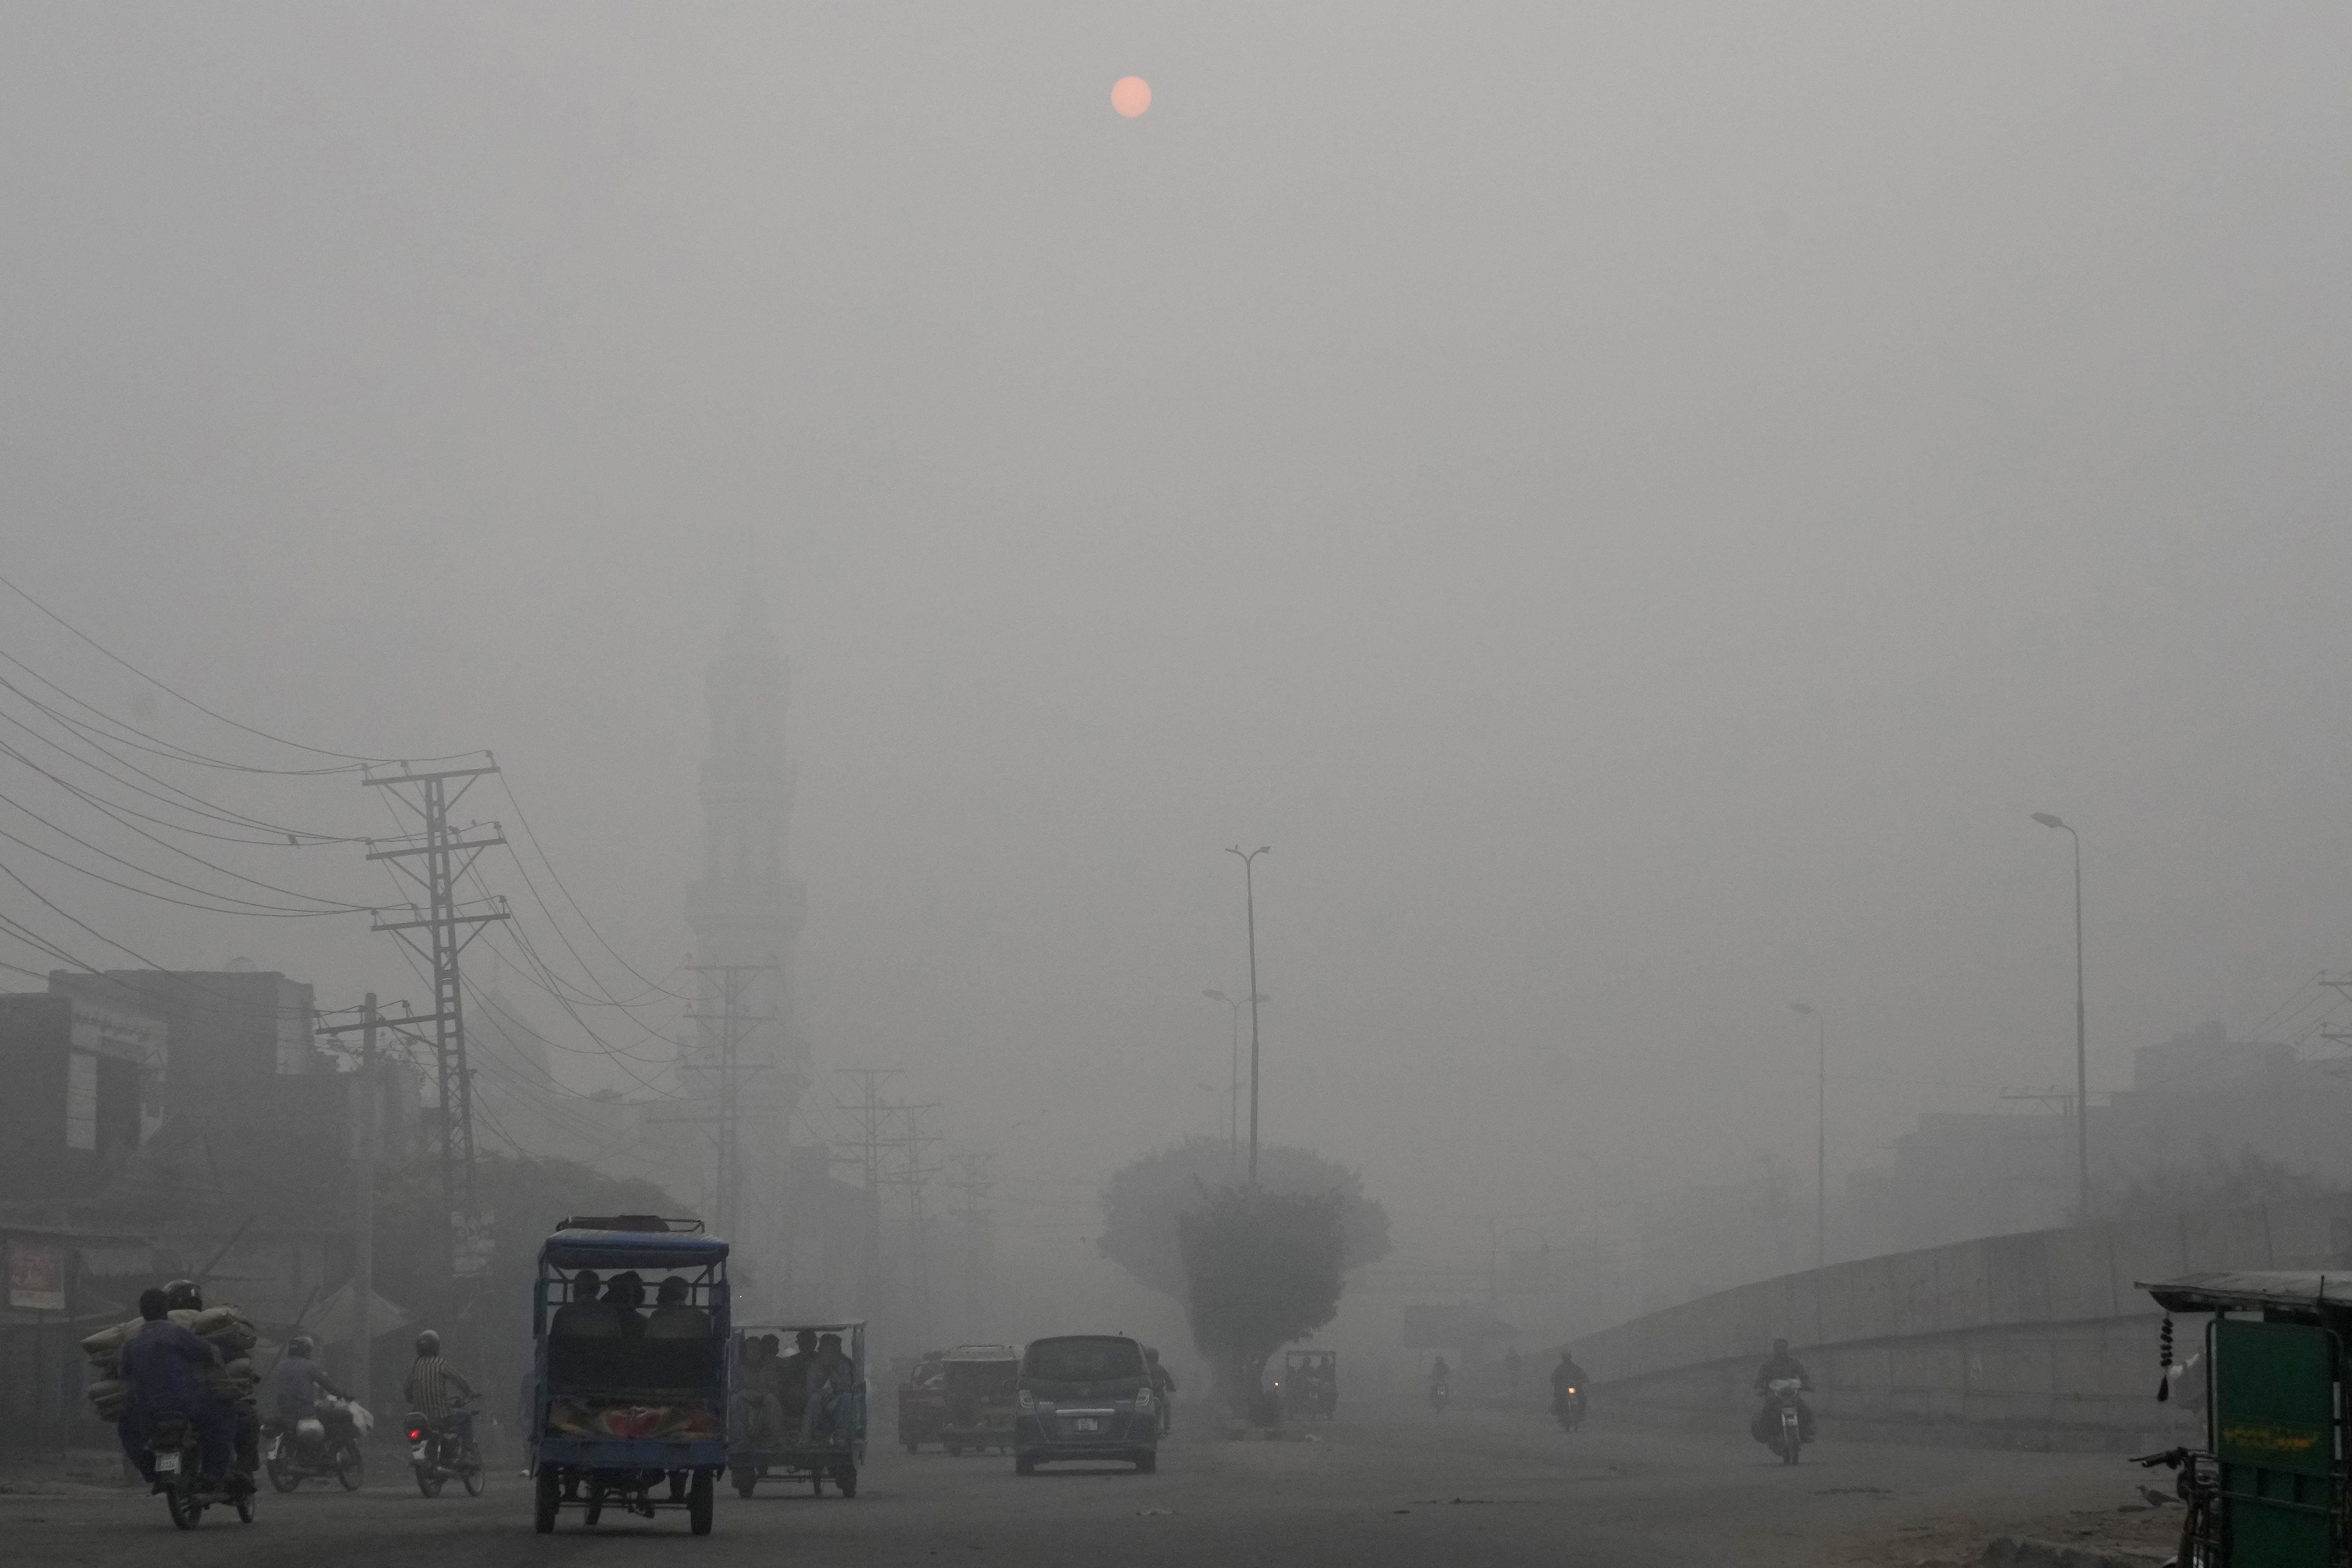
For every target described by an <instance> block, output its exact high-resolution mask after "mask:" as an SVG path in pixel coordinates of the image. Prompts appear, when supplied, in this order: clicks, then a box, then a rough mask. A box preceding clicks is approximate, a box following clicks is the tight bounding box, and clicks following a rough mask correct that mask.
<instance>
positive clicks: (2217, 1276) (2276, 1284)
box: [2138, 1270, 2352, 1312]
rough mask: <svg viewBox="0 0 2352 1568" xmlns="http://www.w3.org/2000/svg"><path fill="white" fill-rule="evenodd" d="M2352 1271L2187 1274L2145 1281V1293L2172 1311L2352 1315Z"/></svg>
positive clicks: (2263, 1271)
mask: <svg viewBox="0 0 2352 1568" xmlns="http://www.w3.org/2000/svg"><path fill="white" fill-rule="evenodd" d="M2347 1276H2352V1270H2347V1271H2346V1272H2345V1273H2340V1274H2336V1275H2333V1276H2330V1275H2326V1274H2319V1273H2305V1272H2302V1271H2300V1270H2252V1271H2222V1272H2216V1273H2206V1274H2184V1275H2182V1276H2181V1277H2180V1278H2179V1279H2161V1280H2158V1281H2157V1282H2155V1283H2154V1284H2149V1283H2147V1282H2145V1281H2143V1282H2142V1283H2141V1284H2140V1285H2139V1287H2138V1288H2139V1289H2142V1290H2145V1291H2147V1293H2148V1294H2149V1295H2151V1296H2153V1297H2155V1298H2156V1303H2157V1305H2158V1306H2159V1307H2162V1308H2163V1309H2164V1310H2166V1311H2168V1312H2244V1311H2252V1310H2258V1309H2261V1308H2264V1307H2279V1308H2285V1309H2288V1310H2300V1311H2305V1312H2315V1311H2321V1310H2333V1311H2339V1312H2341V1311H2352V1278H2347Z"/></svg>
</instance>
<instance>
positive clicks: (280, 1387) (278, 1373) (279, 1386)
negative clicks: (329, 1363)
mask: <svg viewBox="0 0 2352 1568" xmlns="http://www.w3.org/2000/svg"><path fill="white" fill-rule="evenodd" d="M318 1348H319V1347H318V1344H317V1343H316V1342H314V1341H313V1340H312V1339H311V1338H310V1335H308V1334H297V1335H295V1336H294V1337H293V1338H292V1339H290V1340H289V1341H287V1342H286V1355H285V1359H284V1360H282V1361H280V1362H279V1363H278V1364H277V1365H276V1366H274V1367H271V1368H270V1369H269V1404H270V1413H271V1415H273V1416H275V1417H276V1419H277V1422H278V1426H283V1427H286V1428H288V1429H289V1431H290V1430H291V1429H292V1428H293V1426H294V1425H295V1423H297V1422H299V1421H300V1420H301V1419H302V1417H304V1416H305V1415H310V1413H311V1412H312V1411H313V1410H314V1409H315V1408H317V1405H318V1403H319V1395H320V1394H322V1393H323V1394H328V1395H330V1396H331V1397H333V1398H336V1399H349V1398H350V1397H351V1395H350V1394H345V1393H344V1392H343V1391H342V1390H341V1389H340V1388H337V1387H336V1386H335V1385H334V1384H332V1383H331V1382H330V1381H328V1378H327V1373H326V1371H325V1369H324V1368H322V1367H320V1365H319V1363H317V1362H315V1361H313V1360H311V1359H310V1358H311V1356H312V1355H313V1354H314V1353H316V1352H317V1351H318Z"/></svg>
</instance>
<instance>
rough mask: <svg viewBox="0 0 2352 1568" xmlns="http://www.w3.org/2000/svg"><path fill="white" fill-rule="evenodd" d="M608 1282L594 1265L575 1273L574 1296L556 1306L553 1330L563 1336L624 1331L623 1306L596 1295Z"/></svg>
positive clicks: (599, 1335) (608, 1335)
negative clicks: (598, 1276)
mask: <svg viewBox="0 0 2352 1568" xmlns="http://www.w3.org/2000/svg"><path fill="white" fill-rule="evenodd" d="M603 1284H604V1281H603V1280H602V1279H598V1278H597V1277H596V1271H595V1270H594V1269H593V1268H583V1269H582V1270H581V1271H580V1272H579V1273H577V1274H574V1275H573V1276H572V1287H571V1288H572V1300H569V1301H566V1302H565V1303H564V1304H563V1305H562V1306H561V1307H558V1308H556V1309H555V1318H554V1321H552V1322H551V1323H549V1324H548V1326H547V1331H548V1333H549V1334H551V1335H552V1336H555V1337H557V1338H562V1339H598V1340H609V1339H614V1338H617V1337H618V1336H619V1334H620V1332H621V1310H620V1308H618V1307H616V1306H613V1305H611V1304H610V1303H608V1302H604V1301H600V1300H597V1299H596V1291H597V1289H598V1288H599V1287H600V1286H602V1285H603Z"/></svg>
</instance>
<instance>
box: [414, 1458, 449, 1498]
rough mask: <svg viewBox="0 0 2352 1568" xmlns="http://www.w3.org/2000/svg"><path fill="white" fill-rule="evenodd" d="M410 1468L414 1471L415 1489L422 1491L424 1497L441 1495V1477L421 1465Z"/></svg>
mask: <svg viewBox="0 0 2352 1568" xmlns="http://www.w3.org/2000/svg"><path fill="white" fill-rule="evenodd" d="M411 1468H413V1469H415V1471H416V1489H417V1490H418V1491H421V1492H423V1493H424V1494H425V1496H426V1497H439V1496H440V1495H441V1480H442V1478H441V1477H439V1476H436V1475H435V1474H434V1473H433V1472H432V1471H430V1470H428V1469H426V1468H425V1467H423V1466H422V1465H416V1466H412V1467H411Z"/></svg>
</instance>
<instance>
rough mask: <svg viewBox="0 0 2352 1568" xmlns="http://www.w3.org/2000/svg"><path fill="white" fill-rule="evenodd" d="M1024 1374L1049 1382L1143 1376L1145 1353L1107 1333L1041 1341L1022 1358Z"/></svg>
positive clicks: (1103, 1381) (1032, 1345) (1107, 1379)
mask: <svg viewBox="0 0 2352 1568" xmlns="http://www.w3.org/2000/svg"><path fill="white" fill-rule="evenodd" d="M1021 1370H1022V1372H1023V1373H1024V1375H1026V1376H1029V1377H1034V1378H1038V1379H1040V1380H1042V1381H1044V1382H1046V1383H1105V1382H1108V1381H1109V1380H1110V1379H1112V1378H1115V1377H1141V1376H1142V1375H1143V1351H1142V1349H1141V1347H1139V1346H1138V1345H1137V1344H1136V1342H1134V1341H1133V1340H1122V1339H1116V1338H1113V1337H1112V1336H1110V1335H1108V1334H1105V1335H1102V1336H1100V1337H1094V1336H1087V1337H1083V1338H1071V1339H1062V1340H1038V1341H1035V1342H1033V1343H1032V1344H1031V1345H1030V1346H1029V1353H1028V1355H1027V1356H1025V1357H1024V1358H1023V1361H1022V1368H1021Z"/></svg>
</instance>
